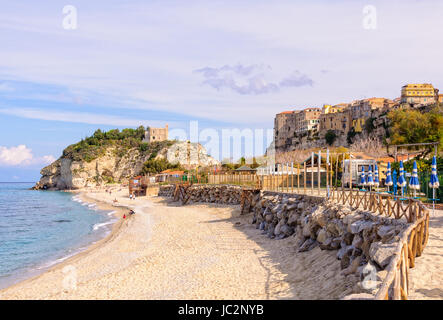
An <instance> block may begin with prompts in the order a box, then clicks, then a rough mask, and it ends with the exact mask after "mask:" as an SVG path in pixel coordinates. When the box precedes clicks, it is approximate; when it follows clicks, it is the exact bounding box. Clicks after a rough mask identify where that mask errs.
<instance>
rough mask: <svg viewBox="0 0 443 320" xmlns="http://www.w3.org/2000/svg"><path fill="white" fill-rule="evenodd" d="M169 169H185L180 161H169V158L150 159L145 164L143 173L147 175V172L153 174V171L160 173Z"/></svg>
mask: <svg viewBox="0 0 443 320" xmlns="http://www.w3.org/2000/svg"><path fill="white" fill-rule="evenodd" d="M167 169H176V170H183V168H182V167H181V165H180V163H177V164H172V163H170V162H168V160H167V159H164V158H162V159H158V160H157V159H149V160H148V161H146V162H145V163H144V164H143V168H142V172H141V174H144V175H147V174H153V173H160V172H162V171H164V170H167Z"/></svg>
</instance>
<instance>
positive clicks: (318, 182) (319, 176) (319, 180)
mask: <svg viewBox="0 0 443 320" xmlns="http://www.w3.org/2000/svg"><path fill="white" fill-rule="evenodd" d="M317 162H318V168H317V173H318V177H317V188H318V189H317V190H318V192H317V194H318V195H320V186H321V174H320V167H321V150H318V156H317Z"/></svg>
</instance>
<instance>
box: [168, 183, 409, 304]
mask: <svg viewBox="0 0 443 320" xmlns="http://www.w3.org/2000/svg"><path fill="white" fill-rule="evenodd" d="M173 190H174V186H162V187H161V188H160V191H159V195H162V196H169V197H171V196H172V195H173ZM241 190H242V188H241V187H238V186H219V185H195V186H191V187H190V189H189V191H190V192H191V198H190V200H191V201H193V202H212V203H226V204H239V203H240V197H241ZM251 210H252V215H251V223H252V224H254V225H255V226H256V228H257V229H258V230H259V231H260V232H261V233H262V234H263V235H264V236H267V237H268V238H271V239H276V240H278V239H283V238H286V237H295V239H296V248H297V251H299V252H305V251H310V250H312V249H313V248H315V247H317V246H319V247H320V248H321V249H322V250H335V251H336V252H337V259H339V260H340V263H341V268H342V271H341V272H342V273H343V275H345V276H346V277H349V280H350V281H351V282H352V283H355V284H356V285H355V287H354V289H353V292H354V293H356V294H359V293H365V294H366V297H374V295H375V293H376V292H377V290H378V288H379V286H380V285H381V283H382V281H383V279H384V278H385V276H386V273H387V272H386V271H385V270H384V269H385V268H386V267H387V266H388V264H389V262H390V260H391V258H392V256H393V253H394V251H395V249H396V247H397V243H398V240H399V238H400V237H399V234H400V233H401V232H402V231H404V230H405V229H406V228H407V226H408V224H407V223H406V222H405V221H401V220H396V219H393V218H387V217H382V216H376V215H374V214H373V213H371V212H367V211H363V210H353V209H351V208H350V207H349V206H347V205H341V204H337V203H335V202H331V201H327V200H325V199H324V198H319V197H312V196H307V195H296V194H287V193H277V192H268V191H261V192H260V193H259V194H257V195H256V196H255V197H254V198H253V201H252V209H251Z"/></svg>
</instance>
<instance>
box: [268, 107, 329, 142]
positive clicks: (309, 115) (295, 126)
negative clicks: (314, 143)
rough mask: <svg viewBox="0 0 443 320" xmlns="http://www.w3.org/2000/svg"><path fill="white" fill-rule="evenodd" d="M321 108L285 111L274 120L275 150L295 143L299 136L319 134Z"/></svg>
mask: <svg viewBox="0 0 443 320" xmlns="http://www.w3.org/2000/svg"><path fill="white" fill-rule="evenodd" d="M320 114H321V109H320V108H306V109H303V110H294V111H284V112H280V113H278V114H277V115H276V116H275V119H274V145H275V149H276V150H278V149H281V148H285V147H287V146H290V145H291V144H292V143H293V139H297V136H299V135H302V134H305V133H312V132H317V131H318V127H319V117H320Z"/></svg>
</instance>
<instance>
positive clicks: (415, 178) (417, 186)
mask: <svg viewBox="0 0 443 320" xmlns="http://www.w3.org/2000/svg"><path fill="white" fill-rule="evenodd" d="M409 188H411V189H414V190H419V189H420V183H419V182H418V170H417V162H415V161H414V165H413V167H412V175H411V179H409Z"/></svg>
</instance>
